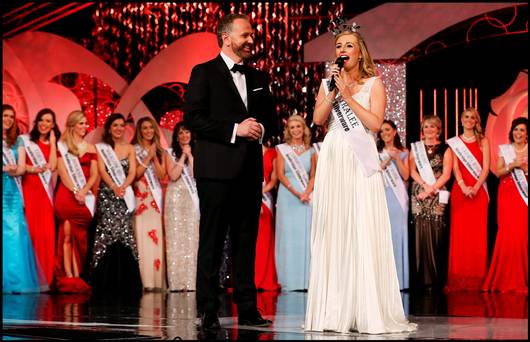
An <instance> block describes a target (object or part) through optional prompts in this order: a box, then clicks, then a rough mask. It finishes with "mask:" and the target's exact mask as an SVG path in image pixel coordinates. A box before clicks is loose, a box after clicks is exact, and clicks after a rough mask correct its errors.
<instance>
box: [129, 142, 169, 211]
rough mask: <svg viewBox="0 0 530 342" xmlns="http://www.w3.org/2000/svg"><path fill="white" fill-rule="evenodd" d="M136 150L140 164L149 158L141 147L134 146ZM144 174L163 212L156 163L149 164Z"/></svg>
mask: <svg viewBox="0 0 530 342" xmlns="http://www.w3.org/2000/svg"><path fill="white" fill-rule="evenodd" d="M134 150H135V151H136V159H138V160H139V161H140V162H142V161H143V160H144V159H145V157H147V153H148V152H147V150H145V149H143V148H142V147H141V146H140V145H138V144H136V145H134ZM144 174H145V179H146V180H147V185H149V189H150V190H151V194H152V195H153V198H154V199H155V202H156V205H157V206H158V209H160V210H162V209H163V208H162V186H161V185H160V181H159V180H158V177H157V176H156V173H155V165H154V162H151V163H149V165H148V166H147V169H145V173H144Z"/></svg>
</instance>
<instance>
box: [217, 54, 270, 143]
mask: <svg viewBox="0 0 530 342" xmlns="http://www.w3.org/2000/svg"><path fill="white" fill-rule="evenodd" d="M221 58H222V59H223V61H224V62H225V63H226V66H227V67H228V70H230V74H231V75H232V79H233V80H234V84H235V85H236V88H237V91H238V92H239V96H241V100H243V103H244V104H245V108H246V109H247V110H248V99H247V80H246V78H245V75H244V74H241V73H240V72H232V71H231V70H232V67H233V66H234V64H236V63H235V62H234V61H233V60H232V58H230V57H228V56H227V55H226V54H225V53H224V52H223V51H221ZM238 64H240V65H243V62H241V63H238ZM238 125H239V124H238V123H236V124H234V130H233V131H232V139H230V142H231V143H232V144H234V143H235V142H236V137H237V126H238ZM259 125H260V126H261V137H260V139H259V143H260V144H261V143H262V140H263V135H264V134H265V128H264V127H263V125H262V124H259Z"/></svg>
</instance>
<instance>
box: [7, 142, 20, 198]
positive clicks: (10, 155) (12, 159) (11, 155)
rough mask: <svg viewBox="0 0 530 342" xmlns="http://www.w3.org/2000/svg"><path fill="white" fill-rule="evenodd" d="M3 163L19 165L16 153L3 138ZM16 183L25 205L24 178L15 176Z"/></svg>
mask: <svg viewBox="0 0 530 342" xmlns="http://www.w3.org/2000/svg"><path fill="white" fill-rule="evenodd" d="M2 163H3V164H4V165H15V166H17V165H18V163H17V160H16V159H15V154H14V153H13V151H12V150H11V149H10V148H9V146H7V143H6V142H5V141H3V140H2ZM13 179H14V180H15V184H16V185H17V188H18V191H19V192H20V198H22V205H24V192H23V191H22V178H21V177H20V176H14V177H13Z"/></svg>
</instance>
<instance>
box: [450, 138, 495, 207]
mask: <svg viewBox="0 0 530 342" xmlns="http://www.w3.org/2000/svg"><path fill="white" fill-rule="evenodd" d="M447 144H448V145H449V146H450V147H451V149H452V150H453V152H454V153H455V154H456V156H457V157H458V159H460V161H461V162H462V164H464V166H465V167H466V169H467V170H468V171H469V173H471V175H472V176H473V178H475V179H476V180H478V179H479V177H480V173H481V172H482V165H480V163H479V162H478V160H477V158H475V156H474V155H473V153H471V151H470V150H469V148H468V147H467V146H466V144H464V142H463V141H462V139H460V138H459V137H458V136H456V137H452V138H451V139H449V140H447ZM482 187H483V188H484V191H486V195H488V201H489V199H490V195H489V193H488V186H487V185H486V182H484V183H482Z"/></svg>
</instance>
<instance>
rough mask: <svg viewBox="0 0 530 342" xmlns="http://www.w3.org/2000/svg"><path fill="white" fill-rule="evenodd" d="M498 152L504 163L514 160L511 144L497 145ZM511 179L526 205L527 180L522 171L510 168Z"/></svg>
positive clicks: (514, 155)
mask: <svg viewBox="0 0 530 342" xmlns="http://www.w3.org/2000/svg"><path fill="white" fill-rule="evenodd" d="M499 154H500V155H501V156H502V157H503V158H504V163H505V164H506V165H508V164H510V163H511V162H513V161H514V160H515V157H516V154H515V148H514V147H513V145H512V144H505V145H499ZM511 174H512V179H513V181H514V182H515V187H516V188H517V191H519V195H521V198H522V199H523V201H524V202H525V203H526V205H528V180H527V179H526V177H525V175H524V171H523V170H521V169H520V168H518V167H516V168H514V169H513V170H512V172H511Z"/></svg>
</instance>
